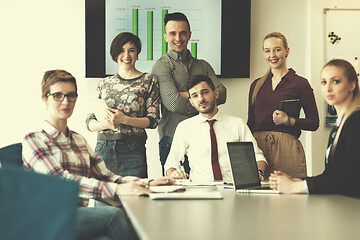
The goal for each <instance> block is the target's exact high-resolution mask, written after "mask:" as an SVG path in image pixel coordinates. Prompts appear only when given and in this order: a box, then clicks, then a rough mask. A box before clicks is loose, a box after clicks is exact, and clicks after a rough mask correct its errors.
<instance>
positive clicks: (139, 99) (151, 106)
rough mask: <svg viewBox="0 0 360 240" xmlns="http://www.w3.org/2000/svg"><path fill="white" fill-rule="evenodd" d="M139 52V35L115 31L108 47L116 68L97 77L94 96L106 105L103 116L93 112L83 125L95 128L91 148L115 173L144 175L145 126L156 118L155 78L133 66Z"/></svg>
mask: <svg viewBox="0 0 360 240" xmlns="http://www.w3.org/2000/svg"><path fill="white" fill-rule="evenodd" d="M140 52H141V42H140V39H139V38H138V37H137V36H135V35H133V34H132V33H128V32H123V33H120V34H119V35H117V36H116V37H115V38H114V40H113V42H112V44H111V48H110V54H111V57H112V59H113V60H114V62H116V63H117V64H118V65H119V70H118V72H117V73H116V74H115V75H114V76H111V77H107V78H105V79H103V80H101V81H100V82H99V84H98V86H97V91H98V98H100V99H103V100H105V102H106V103H107V105H108V107H110V109H108V110H106V117H105V118H104V119H97V118H96V117H95V115H94V114H90V115H89V117H88V118H87V120H86V122H87V128H88V129H89V130H90V131H93V132H97V133H98V134H97V144H96V148H95V151H96V153H97V154H98V155H99V156H100V157H101V158H102V159H104V161H105V163H106V166H108V167H109V169H110V170H112V171H113V172H114V173H116V174H119V175H131V176H137V177H142V178H144V177H147V162H146V149H145V143H146V139H147V135H146V132H145V128H156V127H157V125H158V121H159V118H160V112H159V101H160V90H159V82H158V79H157V78H156V77H155V76H154V75H151V74H149V73H143V72H140V71H139V70H137V69H136V67H135V62H136V59H137V57H138V56H139V53H140Z"/></svg>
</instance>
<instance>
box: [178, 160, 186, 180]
mask: <svg viewBox="0 0 360 240" xmlns="http://www.w3.org/2000/svg"><path fill="white" fill-rule="evenodd" d="M180 168H181V171H182V172H183V173H184V176H185V179H187V178H186V172H185V168H184V163H183V161H180Z"/></svg>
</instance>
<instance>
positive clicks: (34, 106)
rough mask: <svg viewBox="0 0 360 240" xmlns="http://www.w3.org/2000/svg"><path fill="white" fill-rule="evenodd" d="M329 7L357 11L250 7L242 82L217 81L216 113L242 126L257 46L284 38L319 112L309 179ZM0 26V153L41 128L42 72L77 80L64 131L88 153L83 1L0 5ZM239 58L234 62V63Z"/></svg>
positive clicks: (315, 4)
mask: <svg viewBox="0 0 360 240" xmlns="http://www.w3.org/2000/svg"><path fill="white" fill-rule="evenodd" d="M335 5H337V7H339V8H360V2H358V1H357V0H316V1H311V0H273V1H268V0H253V1H252V11H251V14H252V16H251V20H252V25H251V49H250V50H251V51H250V52H251V60H250V63H251V69H250V78H249V79H222V82H223V84H224V85H225V86H226V87H227V89H228V100H227V103H226V104H225V105H223V106H221V107H220V108H221V110H222V111H223V112H226V113H228V114H232V115H235V116H239V117H241V118H243V119H245V120H246V119H247V99H248V89H249V86H250V83H251V82H252V81H253V80H254V79H255V78H257V77H259V76H261V75H262V74H264V73H265V71H266V69H267V66H266V63H265V61H264V59H263V57H262V38H263V37H264V36H265V35H266V34H267V33H269V32H272V31H280V32H282V33H283V34H284V35H285V36H286V37H287V38H288V41H289V45H290V49H291V50H290V56H289V58H288V66H289V67H292V68H294V69H295V70H296V71H297V73H298V74H300V75H302V76H304V77H306V78H308V79H309V81H310V83H311V85H312V86H313V88H314V91H315V97H316V100H317V104H318V107H319V112H320V120H321V122H320V128H319V130H318V131H316V132H315V133H313V134H311V133H309V134H303V135H304V136H303V137H302V139H301V140H302V141H303V143H304V145H305V148H306V152H307V157H308V159H310V160H311V159H312V163H310V164H309V166H310V169H311V170H310V173H314V174H317V173H319V172H321V171H322V169H323V163H324V152H325V148H326V146H325V145H326V142H327V135H328V132H329V129H327V128H326V127H325V126H324V108H325V104H324V101H323V100H322V97H321V95H320V84H319V81H317V80H318V79H319V71H320V69H321V66H322V65H323V58H322V51H323V50H322V49H323V42H322V39H323V30H322V29H323V25H322V9H323V8H324V7H334V6H335ZM0 22H1V29H0V31H1V40H0V53H1V54H0V66H1V77H2V78H1V94H0V114H1V120H0V123H1V124H0V133H1V137H0V147H2V146H5V145H8V144H11V143H14V142H18V141H21V139H22V137H23V136H24V134H25V133H27V132H29V131H30V130H31V129H33V128H34V127H36V126H38V125H39V122H41V121H42V120H43V118H44V110H43V105H42V102H41V98H40V95H41V91H40V82H41V78H42V75H43V73H44V71H46V70H49V69H55V68H58V69H65V70H67V71H69V72H71V73H72V74H73V75H74V76H75V77H76V78H77V80H78V85H79V86H78V87H79V101H78V103H77V106H76V110H75V113H74V116H73V117H72V118H71V120H70V122H69V125H70V127H71V128H72V129H74V130H76V131H78V132H79V133H81V134H83V135H84V136H85V137H86V138H87V139H88V140H89V141H90V143H91V144H92V145H93V146H94V143H95V139H96V136H95V134H92V133H89V132H88V131H87V130H86V129H85V124H84V120H85V116H86V112H87V110H88V108H87V106H86V98H87V96H88V95H91V94H92V91H94V88H95V87H94V86H96V82H97V81H98V80H97V79H90V80H89V79H85V78H84V76H85V44H84V42H85V1H84V0H32V1H28V0H17V1H1V2H0ZM234 26H236V25H235V24H234ZM234 30H236V29H234ZM240 58H241V56H234V61H236V60H237V59H240ZM157 142H158V137H157V133H156V131H155V130H152V131H149V140H148V144H147V148H148V158H149V164H150V166H149V169H150V176H152V177H155V176H159V175H160V165H159V160H158V145H157ZM312 143H314V144H312ZM315 143H316V144H315Z"/></svg>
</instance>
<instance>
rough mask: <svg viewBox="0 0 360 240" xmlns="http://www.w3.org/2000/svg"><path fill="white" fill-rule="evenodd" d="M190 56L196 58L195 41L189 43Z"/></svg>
mask: <svg viewBox="0 0 360 240" xmlns="http://www.w3.org/2000/svg"><path fill="white" fill-rule="evenodd" d="M191 56H193V57H194V58H197V42H192V43H191Z"/></svg>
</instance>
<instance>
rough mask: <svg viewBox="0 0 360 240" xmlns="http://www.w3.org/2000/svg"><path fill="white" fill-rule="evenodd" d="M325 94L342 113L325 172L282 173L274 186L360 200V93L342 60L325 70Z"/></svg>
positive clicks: (351, 69)
mask: <svg viewBox="0 0 360 240" xmlns="http://www.w3.org/2000/svg"><path fill="white" fill-rule="evenodd" d="M321 85H322V87H321V88H322V94H323V97H324V98H325V100H326V101H327V103H328V104H329V105H333V106H334V107H335V109H336V111H337V113H338V119H337V121H336V126H335V127H334V129H333V130H332V131H331V133H330V136H329V142H328V149H327V151H326V157H325V170H324V172H323V173H322V174H320V175H318V176H315V177H307V178H305V179H304V180H301V179H296V178H291V177H290V176H289V175H287V174H285V173H282V172H280V171H275V172H274V174H271V176H270V178H269V180H270V186H271V188H273V189H277V190H279V191H280V192H282V193H309V194H344V195H349V196H354V197H360V188H359V184H358V183H359V177H358V172H359V169H360V93H359V84H358V77H357V74H356V71H355V69H354V67H353V66H352V65H351V64H350V63H349V62H347V61H345V60H342V59H333V60H331V61H329V62H328V63H327V64H326V65H325V66H324V67H323V69H322V71H321Z"/></svg>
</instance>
